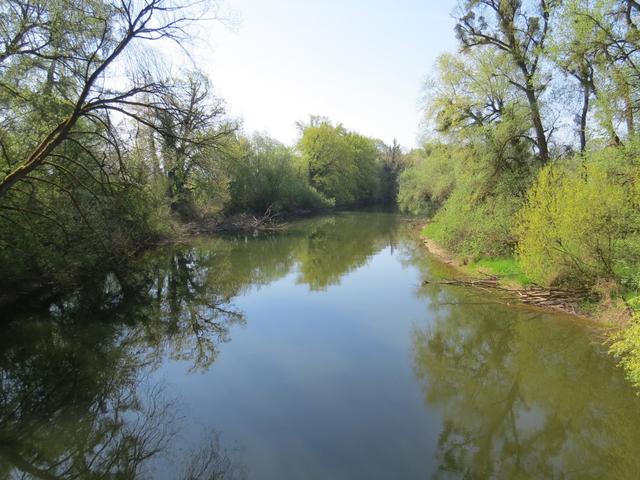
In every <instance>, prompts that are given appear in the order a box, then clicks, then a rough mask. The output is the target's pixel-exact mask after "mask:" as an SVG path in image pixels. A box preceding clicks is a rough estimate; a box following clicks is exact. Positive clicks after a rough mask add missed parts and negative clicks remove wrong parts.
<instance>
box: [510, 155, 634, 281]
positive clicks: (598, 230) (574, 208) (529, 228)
mask: <svg viewBox="0 0 640 480" xmlns="http://www.w3.org/2000/svg"><path fill="white" fill-rule="evenodd" d="M634 148H635V146H633V145H631V146H629V147H627V148H609V149H605V150H602V151H599V152H597V153H592V154H589V155H587V156H586V157H585V158H584V159H579V158H578V159H576V161H574V162H564V163H563V164H556V165H550V166H548V167H546V168H545V169H543V170H542V171H541V172H540V174H539V176H538V180H537V182H536V184H535V185H534V186H533V188H532V189H531V191H530V192H529V195H528V199H527V203H526V206H525V207H524V208H523V210H522V211H521V212H520V214H519V222H518V227H517V235H518V237H519V244H518V249H517V251H518V256H519V259H520V262H521V265H522V268H523V269H524V271H525V272H526V273H527V275H529V276H530V277H531V278H532V279H533V280H535V281H536V282H539V283H541V284H545V285H549V284H557V283H581V284H583V285H587V286H590V285H593V284H595V283H596V281H597V280H599V279H604V280H615V281H618V282H622V283H627V284H632V283H635V282H637V281H638V278H639V268H638V260H640V213H639V212H640V211H639V208H640V204H639V203H638V199H639V197H638V195H637V192H638V185H637V183H638V182H637V179H638V172H639V170H638V166H637V164H635V163H633V159H634V157H635V154H634ZM636 287H637V284H636Z"/></svg>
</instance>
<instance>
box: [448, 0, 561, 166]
mask: <svg viewBox="0 0 640 480" xmlns="http://www.w3.org/2000/svg"><path fill="white" fill-rule="evenodd" d="M556 4H557V2H556V1H553V0H535V1H533V0H531V1H529V2H523V1H522V0H464V1H463V2H461V4H460V14H459V15H458V19H457V20H458V22H457V25H456V33H457V35H458V39H459V40H460V42H461V43H462V48H463V50H469V49H472V48H478V47H489V48H493V49H496V50H498V51H501V52H504V53H506V54H507V55H508V56H509V58H510V59H511V60H512V62H513V64H514V65H515V66H516V67H517V71H518V75H513V76H512V75H510V76H509V77H508V78H509V81H510V82H511V83H512V84H513V85H514V86H515V87H517V88H518V89H519V90H520V91H521V92H522V93H523V94H524V95H525V96H526V99H527V102H528V105H529V111H530V112H529V113H530V118H531V124H532V127H533V131H534V133H535V139H534V143H535V145H536V146H537V148H538V154H539V157H540V160H541V161H542V163H546V162H547V161H548V160H549V146H548V138H547V131H546V129H545V127H544V123H543V120H542V114H541V108H540V101H539V98H540V95H541V94H542V92H543V91H544V89H545V84H544V82H542V81H541V78H540V71H541V60H542V54H543V50H544V46H545V42H546V40H547V36H548V34H549V26H550V17H551V11H552V9H553V8H554V7H555V6H556Z"/></svg>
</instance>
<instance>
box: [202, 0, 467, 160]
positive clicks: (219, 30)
mask: <svg viewBox="0 0 640 480" xmlns="http://www.w3.org/2000/svg"><path fill="white" fill-rule="evenodd" d="M454 7H455V0H445V1H428V0H426V1H425V0H396V1H395V2H388V1H387V2H382V1H379V0H341V1H340V0H324V1H313V2H312V1H309V0H270V1H267V0H224V3H223V4H222V12H223V15H224V16H226V17H228V18H230V19H231V22H227V23H228V24H227V25H222V24H220V23H215V24H214V23H212V24H211V25H210V28H209V27H208V28H207V29H206V32H205V36H206V38H204V39H203V40H204V43H203V44H202V45H201V46H200V47H199V48H198V51H197V52H194V58H195V59H196V62H197V65H198V67H199V68H200V69H202V70H204V71H205V72H206V73H208V74H209V76H210V78H211V79H212V82H213V85H214V88H215V92H216V93H217V95H218V96H220V97H222V98H223V99H224V100H225V101H226V103H227V107H228V110H229V113H230V114H231V115H232V116H235V117H239V118H241V119H242V120H243V125H244V130H245V131H246V132H247V133H251V132H254V131H258V132H261V133H265V134H268V135H270V136H272V137H274V138H276V139H278V140H280V141H282V142H284V143H287V144H291V143H293V142H294V141H295V139H296V137H297V135H298V131H297V128H296V125H295V122H296V121H300V120H302V121H304V120H307V119H308V117H309V115H322V116H326V117H329V118H330V119H331V120H333V121H334V122H340V123H342V124H343V125H344V126H345V127H347V128H348V129H350V130H355V131H357V132H359V133H362V134H364V135H367V136H371V137H375V138H379V139H381V140H383V141H385V142H387V143H391V142H392V141H393V139H394V138H396V139H397V140H398V141H399V142H400V144H401V145H403V146H404V147H407V148H411V147H414V146H417V145H418V141H419V125H420V120H421V118H422V115H421V109H420V101H419V100H420V98H421V92H422V86H423V84H424V81H425V79H426V78H427V76H428V75H429V74H430V71H431V70H432V68H433V65H434V62H435V59H436V57H437V56H438V55H439V54H440V53H443V52H446V51H449V52H454V51H455V50H456V41H455V35H454V32H453V26H454V21H453V19H452V17H451V12H452V11H453V9H454ZM229 25H231V26H229Z"/></svg>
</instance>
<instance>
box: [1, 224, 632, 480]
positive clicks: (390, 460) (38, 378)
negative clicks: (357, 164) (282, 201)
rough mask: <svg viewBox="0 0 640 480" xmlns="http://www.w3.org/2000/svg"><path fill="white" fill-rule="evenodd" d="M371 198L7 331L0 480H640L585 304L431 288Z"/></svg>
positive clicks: (217, 243) (67, 303)
mask: <svg viewBox="0 0 640 480" xmlns="http://www.w3.org/2000/svg"><path fill="white" fill-rule="evenodd" d="M452 274H453V273H452V272H451V271H449V270H448V268H447V267H446V266H444V265H442V264H440V263H439V262H438V261H436V260H435V259H432V258H429V256H428V255H426V254H425V252H424V250H423V249H422V248H421V247H420V246H419V244H418V242H417V239H416V234H415V225H412V220H411V219H407V218H403V217H402V216H400V215H398V214H391V213H376V212H358V213H340V214H336V215H331V216H326V217H319V218H313V219H307V220H302V221H297V222H294V223H292V224H291V225H290V226H289V227H288V228H287V229H286V230H284V231H282V232H278V233H273V234H261V235H257V236H252V235H249V236H235V237H220V238H219V237H214V238H202V239H196V240H193V241H190V242H189V243H187V244H181V245H174V246H170V247H164V248H160V249H158V250H156V251H153V252H149V253H148V254H147V255H145V256H144V257H143V258H141V259H140V260H139V262H138V263H137V264H136V265H134V266H133V267H132V268H131V269H130V270H129V271H128V272H125V273H122V272H121V273H120V274H118V275H116V274H110V275H108V276H107V277H105V278H100V279H96V280H95V281H88V282H87V283H86V285H84V286H83V287H82V288H81V289H79V290H78V291H76V292H73V293H72V294H69V295H68V296H65V297H64V298H61V299H59V300H58V301H56V302H54V303H53V304H51V305H48V306H47V307H46V308H40V309H34V310H30V311H22V312H15V313H11V314H10V315H9V316H10V317H11V318H5V319H3V320H4V322H3V323H4V326H3V327H2V329H0V478H47V479H52V478H64V479H70V478H82V479H84V478H91V479H94V478H160V479H165V478H166V479H174V478H184V479H187V478H211V479H213V478H215V479H231V478H249V479H269V480H270V479H418V478H420V479H423V478H430V477H431V478H469V479H472V478H545V479H552V478H563V479H573V478H575V479H586V478H593V479H603V478H612V479H624V478H638V473H639V472H640V455H639V452H640V399H639V397H638V396H637V395H636V393H635V392H634V391H633V390H632V389H631V387H630V386H629V385H628V383H627V382H626V381H625V379H624V376H623V375H622V373H621V372H620V370H619V369H617V368H616V367H615V365H614V363H613V362H612V360H611V359H610V358H609V357H608V356H607V355H606V351H605V350H604V349H603V348H602V347H601V346H600V344H599V340H598V337H597V336H596V335H595V333H594V332H593V330H592V329H590V328H588V327H587V326H585V325H584V322H580V321H577V320H574V319H572V318H570V317H565V316H561V315H554V314H548V313H541V312H539V311H532V310H528V309H524V308H515V307H507V306H504V305H502V304H500V303H499V302H497V301H496V299H495V298H492V297H490V296H488V295H487V294H485V293H483V292H478V291H472V290H468V289H464V288H460V287H453V286H441V285H438V284H433V283H432V284H427V285H423V283H424V282H425V281H426V280H434V279H435V280H437V279H439V278H440V279H441V278H446V277H448V276H451V275H452Z"/></svg>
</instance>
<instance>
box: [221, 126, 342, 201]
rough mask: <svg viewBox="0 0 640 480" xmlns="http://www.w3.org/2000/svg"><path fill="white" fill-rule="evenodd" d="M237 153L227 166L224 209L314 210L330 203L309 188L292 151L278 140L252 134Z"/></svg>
mask: <svg viewBox="0 0 640 480" xmlns="http://www.w3.org/2000/svg"><path fill="white" fill-rule="evenodd" d="M239 150H240V153H239V155H237V156H236V157H235V158H234V159H233V162H232V164H231V166H230V171H229V178H230V181H229V200H228V202H227V205H226V209H227V211H229V212H230V213H236V212H253V213H264V212H265V211H266V210H267V209H268V208H271V209H272V211H274V212H277V213H291V212H295V211H298V210H318V209H322V208H327V207H330V206H331V205H332V204H331V202H329V201H328V200H327V199H326V198H324V197H323V196H322V195H321V194H320V193H319V192H318V191H317V190H315V189H314V188H313V187H311V186H310V185H309V183H308V181H307V180H306V179H305V177H304V175H303V173H302V172H301V171H300V169H299V167H298V166H297V164H296V161H295V157H294V154H293V151H292V150H291V149H290V148H288V147H286V146H285V145H282V144H281V143H279V142H277V141H275V140H271V139H269V138H266V137H260V136H256V137H254V138H252V139H251V140H241V146H240V149H239Z"/></svg>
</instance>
